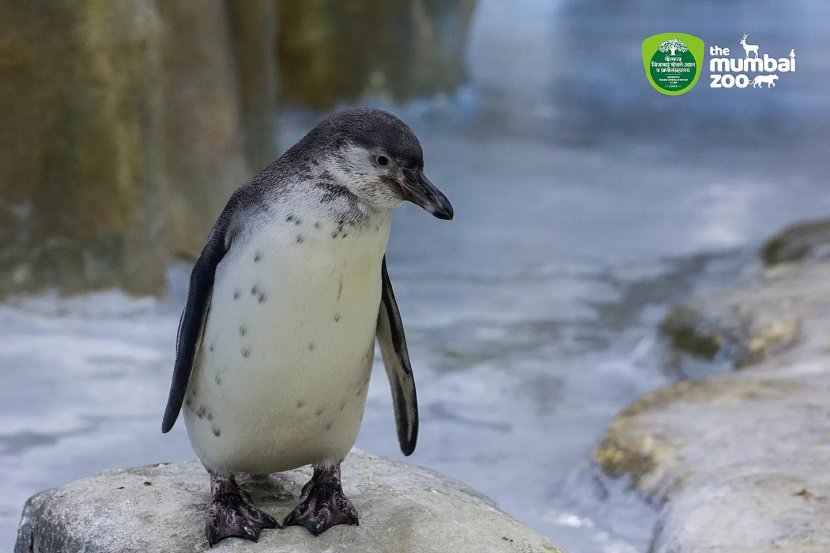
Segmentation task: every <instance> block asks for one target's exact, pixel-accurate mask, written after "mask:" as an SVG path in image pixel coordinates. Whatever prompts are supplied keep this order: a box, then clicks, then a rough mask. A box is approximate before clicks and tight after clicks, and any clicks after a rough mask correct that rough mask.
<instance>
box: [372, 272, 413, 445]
mask: <svg viewBox="0 0 830 553" xmlns="http://www.w3.org/2000/svg"><path fill="white" fill-rule="evenodd" d="M381 278H382V280H383V291H382V292H381V303H380V313H378V328H377V340H378V343H379V344H380V352H381V355H382V356H383V364H384V365H385V367H386V376H388V377H389V385H390V387H391V388H392V402H393V405H394V409H395V422H396V424H397V429H398V442H399V444H400V446H401V451H402V452H403V454H404V455H411V454H412V452H413V451H415V443H416V442H417V441H418V396H417V395H416V393H415V379H414V377H413V376H412V365H411V364H410V362H409V351H408V350H407V348H406V336H404V331H403V322H402V321H401V314H400V311H398V304H397V302H396V301H395V293H394V292H393V291H392V282H391V281H390V280H389V273H388V272H387V270H386V256H384V258H383V265H382V266H381Z"/></svg>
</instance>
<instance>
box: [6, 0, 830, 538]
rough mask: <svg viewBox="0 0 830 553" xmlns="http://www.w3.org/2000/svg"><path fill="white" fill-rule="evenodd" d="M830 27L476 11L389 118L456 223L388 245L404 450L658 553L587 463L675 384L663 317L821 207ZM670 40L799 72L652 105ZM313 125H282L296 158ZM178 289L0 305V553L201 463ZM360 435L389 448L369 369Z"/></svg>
mask: <svg viewBox="0 0 830 553" xmlns="http://www.w3.org/2000/svg"><path fill="white" fill-rule="evenodd" d="M826 21H830V5H827V4H826V3H823V2H818V1H814V2H807V1H802V2H791V3H786V4H783V3H773V2H769V1H767V2H758V1H752V2H750V1H748V0H747V1H743V2H742V1H735V2H729V3H723V2H697V3H688V4H684V3H682V2H679V3H673V4H672V6H671V8H670V9H668V8H667V7H666V5H665V4H660V3H656V2H643V1H640V2H629V3H626V4H625V6H624V7H620V3H619V2H610V1H580V2H572V3H569V2H544V1H541V0H536V1H532V0H523V1H519V2H502V1H499V0H484V1H482V2H481V3H480V5H479V10H478V12H477V14H476V19H475V22H474V27H473V31H472V35H471V43H470V49H469V66H470V82H471V85H470V87H469V88H467V89H465V90H463V91H462V92H460V93H459V94H458V95H457V96H456V97H454V98H448V99H437V100H433V101H430V102H424V103H416V104H413V105H410V106H406V107H401V108H395V110H396V111H397V112H398V113H399V114H400V115H401V116H402V117H404V118H405V119H406V120H407V121H409V122H411V124H412V126H413V127H414V128H415V130H416V132H417V133H418V134H419V136H420V137H421V140H422V143H423V144H424V148H425V151H426V157H427V165H426V166H427V173H428V174H429V176H430V177H431V178H432V180H433V181H434V182H435V183H436V184H438V185H439V186H440V187H441V188H442V189H443V190H444V191H445V192H446V193H447V195H448V196H449V197H450V198H451V199H452V200H453V203H454V206H455V208H456V219H455V220H454V221H452V222H451V223H446V222H442V221H438V220H436V219H433V218H431V217H430V216H429V215H428V214H426V213H424V212H422V211H420V210H418V209H416V208H411V207H404V208H401V209H400V210H398V211H397V212H396V214H395V219H394V228H393V233H392V239H391V243H390V246H389V252H388V258H389V263H390V273H391V275H392V279H393V282H394V284H395V287H396V293H397V296H398V301H399V304H400V307H401V311H402V313H403V316H404V320H405V322H406V325H407V326H406V328H407V336H408V338H409V344H410V352H411V355H412V359H413V363H414V368H415V371H416V378H417V383H418V391H419V397H420V401H421V416H422V420H421V434H420V441H419V444H418V449H417V451H416V453H415V454H414V455H413V456H412V457H411V458H409V460H410V461H412V462H414V463H417V464H420V465H424V466H428V467H431V468H433V469H436V470H439V471H441V472H444V473H446V474H449V475H451V476H454V477H456V478H458V479H460V480H463V481H465V482H467V483H469V484H471V485H472V486H474V487H475V488H477V489H479V490H481V491H483V492H484V493H486V494H488V495H490V496H491V497H493V498H494V499H496V500H497V501H498V502H499V503H500V504H501V505H502V506H503V507H505V508H506V509H507V510H509V511H510V512H512V513H514V514H515V515H516V516H517V517H519V518H520V519H522V520H523V521H525V522H527V523H528V524H530V525H531V526H533V527H535V528H538V529H539V530H540V531H542V532H544V533H545V534H547V535H548V536H550V537H551V539H552V540H553V541H555V542H557V543H559V544H561V545H562V546H564V547H566V548H567V549H569V550H570V551H572V552H579V553H631V552H640V553H644V552H645V551H646V550H647V547H648V540H649V536H650V533H651V527H652V524H653V521H654V513H653V512H652V510H651V508H650V507H648V506H647V505H645V504H644V503H643V502H642V501H640V499H639V498H637V497H636V496H635V495H633V494H631V493H629V492H627V491H625V483H624V482H607V481H604V480H602V479H599V478H598V477H597V475H596V474H595V470H594V469H593V467H592V466H591V465H590V463H589V457H590V453H591V450H592V449H593V447H594V446H595V445H596V443H597V441H598V439H599V438H600V437H601V435H602V433H603V430H604V428H605V426H606V424H607V423H608V421H609V420H610V419H611V418H612V417H613V416H614V414H615V413H616V412H617V411H619V410H620V409H621V408H623V407H625V406H626V405H627V404H628V403H630V402H631V401H633V400H634V399H635V398H637V397H638V396H640V395H642V394H643V393H645V392H646V391H648V390H650V389H653V388H656V387H659V386H662V385H664V384H666V383H668V382H670V381H671V379H672V378H673V377H672V375H671V374H668V373H667V372H666V371H664V370H662V369H661V367H660V363H659V358H660V356H659V344H658V342H657V337H656V333H655V326H656V323H657V322H658V321H659V319H660V317H661V315H662V314H663V313H664V312H665V310H666V309H667V307H668V306H670V305H671V304H672V303H674V302H676V301H678V300H679V299H681V298H683V297H684V296H685V295H687V294H688V293H690V292H692V291H694V290H695V289H699V288H702V287H707V286H714V285H717V284H719V283H722V282H724V281H726V280H728V279H730V278H732V277H733V276H734V275H735V274H736V272H737V271H738V269H739V267H741V266H742V263H743V262H744V261H745V260H746V259H749V258H751V254H752V251H753V248H755V247H757V245H758V243H759V242H760V240H762V239H763V238H764V237H766V236H767V235H769V234H770V233H772V232H774V231H775V230H777V229H778V228H780V227H781V226H783V225H785V224H787V223H789V222H792V221H795V220H799V219H803V218H807V217H813V216H820V215H826V214H827V213H828V212H830V197H828V194H827V190H828V188H827V187H828V185H827V175H828V169H830V162H828V156H827V144H828V138H830V136H828V135H830V131H828V129H830V125H828V122H830V117H829V116H830V98H828V94H827V92H826V91H825V90H824V88H823V85H825V84H826V83H827V82H828V80H829V79H828V77H830V63H828V62H827V61H826V60H827V59H830V58H827V57H826V56H825V55H824V54H823V51H824V41H825V38H826V33H825V32H824V27H823V26H824V24H825V22H826ZM668 30H678V31H683V32H688V33H692V34H696V35H698V36H701V37H702V38H703V39H704V40H705V41H706V42H707V44H711V43H718V44H721V45H729V46H731V47H733V48H736V49H739V48H740V46H738V44H737V42H738V40H739V39H740V35H741V34H743V33H747V32H748V33H750V42H755V43H759V44H761V48H762V51H770V52H776V53H777V52H782V54H781V55H785V54H786V53H788V52H789V50H790V49H791V48H795V49H796V51H797V53H798V60H799V61H798V63H799V68H798V71H797V72H796V73H795V74H791V75H786V76H784V77H783V78H782V79H780V80H779V83H778V86H777V87H776V88H775V89H772V90H766V89H764V90H758V89H755V90H751V89H750V90H745V91H738V90H732V91H725V90H721V91H714V90H710V89H709V88H708V87H707V82H706V80H705V79H706V76H705V74H704V77H703V78H702V79H701V81H700V83H699V84H698V85H697V88H695V89H694V90H692V91H691V92H689V93H688V94H686V95H684V96H681V97H676V98H670V97H665V96H661V95H659V94H657V93H656V92H654V91H653V90H651V88H650V87H649V85H648V84H647V83H646V81H645V78H644V76H643V74H642V73H643V67H642V62H641V60H640V52H639V48H640V46H639V45H640V41H641V40H642V38H644V37H645V36H648V35H651V34H656V33H659V32H665V31H668ZM318 118H319V116H316V115H312V114H305V113H297V112H289V113H285V114H284V115H283V117H282V119H281V120H282V124H283V135H284V136H283V140H282V144H283V145H286V144H289V143H291V142H292V141H293V140H295V139H296V138H297V137H299V136H300V135H301V134H302V132H303V131H304V129H306V128H307V127H308V126H309V125H310V124H312V122H313V121H315V120H316V119H318ZM185 279H186V268H184V267H179V266H176V267H173V268H172V269H171V295H170V299H169V300H167V301H162V302H159V301H155V300H149V299H130V298H127V297H125V296H123V295H122V294H120V293H118V292H107V293H102V294H94V295H89V296H83V297H78V298H71V299H69V300H58V299H56V298H54V297H51V296H49V295H44V296H40V297H36V298H27V299H22V300H16V301H7V302H5V303H4V304H0V336H2V338H3V339H2V340H0V370H2V374H3V377H4V385H3V386H1V387H0V421H2V424H1V425H0V474H2V477H0V549H9V548H10V547H11V543H12V542H13V540H14V535H15V527H16V525H17V521H18V518H19V514H20V509H21V507H22V505H23V502H24V501H25V499H26V498H27V497H28V496H29V495H30V494H32V493H34V492H35V491H38V490H40V489H43V488H47V487H50V486H55V485H59V484H62V483H65V482H67V481H70V480H72V479H75V478H79V477H82V476H85V475H87V474H90V473H93V472H96V471H98V470H101V469H104V468H110V467H117V466H122V465H140V464H147V463H155V462H160V461H171V460H178V459H188V458H191V457H192V453H191V451H190V448H189V445H188V442H187V437H186V434H185V432H184V427H183V425H181V424H180V425H177V426H176V428H175V429H174V430H173V432H172V433H171V434H169V435H162V434H161V433H160V431H159V426H160V420H161V413H162V411H163V407H164V403H165V400H166V395H167V389H168V385H169V377H170V370H171V367H172V361H173V345H174V341H175V332H176V325H177V322H178V314H179V312H180V309H181V305H182V302H183V296H184V285H185ZM358 445H359V446H360V447H363V448H366V449H369V450H371V451H374V452H377V453H381V454H384V455H388V456H391V457H395V458H399V457H400V454H399V453H398V451H397V443H396V438H395V432H394V425H393V417H392V411H391V399H390V396H389V392H388V389H387V384H386V381H385V375H384V374H383V370H382V368H381V366H380V365H379V364H376V371H375V375H374V378H373V380H372V385H371V388H370V394H369V401H368V406H367V413H366V417H365V420H364V424H363V428H362V431H361V434H360V437H359V439H358ZM345 478H348V474H346V475H345ZM206 485H207V483H206ZM277 514H279V513H277Z"/></svg>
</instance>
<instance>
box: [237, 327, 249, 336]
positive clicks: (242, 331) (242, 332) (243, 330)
mask: <svg viewBox="0 0 830 553" xmlns="http://www.w3.org/2000/svg"><path fill="white" fill-rule="evenodd" d="M246 334H248V327H246V326H245V325H242V326H240V327H239V335H240V336H245V335H246Z"/></svg>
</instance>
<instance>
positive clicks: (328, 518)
mask: <svg viewBox="0 0 830 553" xmlns="http://www.w3.org/2000/svg"><path fill="white" fill-rule="evenodd" d="M406 201H409V202H412V203H414V204H416V205H418V206H420V207H422V208H423V209H425V210H426V211H428V212H429V213H431V214H432V215H434V216H435V217H437V218H439V219H444V220H450V219H452V218H453V207H452V205H451V203H450V201H449V200H448V199H447V197H446V196H445V195H444V194H443V193H442V192H441V191H440V190H439V189H438V188H436V187H435V186H434V185H433V184H432V183H431V182H430V181H429V179H427V177H426V176H425V175H424V158H423V151H422V149H421V145H420V143H419V141H418V139H417V137H416V136H415V134H414V133H413V132H412V130H411V129H410V128H409V127H408V126H407V125H406V124H405V123H404V122H403V121H401V120H400V119H398V118H397V117H395V116H394V115H392V114H390V113H388V112H386V111H383V110H379V109H371V108H353V109H347V110H343V111H340V112H338V113H336V114H334V115H332V116H330V117H329V118H327V119H325V120H324V121H322V122H321V123H319V124H318V125H317V126H315V127H314V128H313V129H312V130H311V131H309V132H308V134H306V135H305V137H303V138H302V139H301V140H300V141H299V142H298V143H297V144H295V145H294V146H293V147H291V148H290V149H289V150H287V151H286V152H285V153H284V154H283V155H282V156H281V157H280V158H279V159H277V160H276V161H275V162H273V163H272V164H271V165H269V166H268V167H266V168H265V169H264V170H262V171H261V172H260V173H259V174H257V175H256V176H254V177H253V178H252V179H251V180H250V181H248V182H247V183H245V184H244V185H242V186H241V187H240V188H238V189H237V190H236V191H235V192H234V193H233V194H232V195H231V197H230V200H229V201H228V203H227V205H226V207H225V208H224V210H223V211H222V213H221V214H220V215H219V218H218V219H217V221H216V223H215V224H214V226H213V228H212V230H211V231H210V234H209V236H208V239H207V243H206V244H205V246H204V249H203V250H202V252H201V255H200V256H199V258H198V260H197V261H196V263H195V265H194V267H193V270H192V272H191V275H190V284H189V290H188V295H187V302H186V305H185V308H184V311H183V313H182V316H181V319H180V323H179V329H178V337H177V343H176V360H175V365H174V369H173V378H172V384H171V387H170V394H169V398H168V402H167V407H166V410H165V413H164V418H163V421H162V432H165V433H166V432H169V431H170V429H171V428H172V427H173V425H174V424H175V422H176V419H177V418H178V415H179V413H180V412H182V413H183V417H184V421H185V425H186V427H187V433H188V436H189V438H190V442H191V445H192V447H193V450H194V451H195V452H196V455H197V456H198V457H199V459H200V460H201V462H202V464H203V465H204V466H205V468H206V469H207V472H208V475H209V478H210V490H211V494H212V500H211V503H210V505H209V506H208V509H207V516H206V521H205V534H206V536H207V540H208V543H209V544H210V545H211V546H213V545H214V544H216V543H218V542H219V541H221V540H223V539H225V538H228V537H239V538H244V539H248V540H252V541H257V540H258V539H259V535H260V532H261V530H262V529H264V528H277V527H279V525H278V523H277V521H276V520H275V519H274V518H273V517H272V516H271V515H269V514H267V513H265V512H263V511H261V510H259V509H257V508H256V507H255V506H254V505H252V504H251V502H250V500H249V498H248V497H247V495H246V494H244V493H243V492H241V491H240V488H239V486H238V485H237V482H236V480H235V478H234V474H235V473H239V472H245V473H253V474H270V473H274V472H281V471H285V470H289V469H293V468H297V467H301V466H304V465H313V467H314V473H313V476H312V478H311V480H310V481H309V482H308V483H307V484H306V485H305V486H304V487H303V490H302V495H301V498H300V502H299V504H298V505H297V506H296V507H295V508H294V509H293V510H292V511H291V512H290V513H289V514H288V515H287V516H286V517H285V518H284V520H283V523H284V524H285V525H301V526H304V527H305V528H306V529H308V531H309V532H311V534H313V535H315V536H317V535H319V534H320V533H322V532H324V531H325V530H327V529H328V528H330V527H332V526H334V525H337V524H354V525H357V524H358V515H357V512H356V511H355V509H354V506H353V505H352V504H351V502H350V501H349V499H348V498H347V497H346V496H345V495H344V493H343V489H342V486H341V475H340V463H341V461H342V460H343V459H344V458H345V456H346V454H347V453H348V452H349V451H350V450H351V448H352V446H353V445H354V442H355V439H356V438H357V434H358V430H359V428H360V424H361V421H362V418H363V411H364V407H365V404H366V394H367V390H368V385H369V377H370V374H371V370H372V363H373V360H374V347H375V342H376V341H377V343H378V344H379V346H380V350H381V356H382V359H383V362H384V365H385V368H386V374H387V376H388V379H389V383H390V387H391V391H392V398H393V404H394V414H395V420H396V427H397V435H398V441H399V444H400V448H401V450H402V451H403V453H404V454H405V455H410V454H411V453H412V452H413V451H414V449H415V444H416V441H417V437H418V404H417V397H416V393H415V381H414V379H413V375H412V367H411V364H410V360H409V353H408V351H407V346H406V338H405V335H404V328H403V323H402V321H401V316H400V312H399V311H398V306H397V303H396V301H395V294H394V292H393V289H392V283H391V281H390V279H389V273H388V271H387V268H386V256H385V252H386V244H387V240H388V238H389V231H390V223H391V209H392V208H395V207H398V206H399V205H401V204H402V203H403V202H406Z"/></svg>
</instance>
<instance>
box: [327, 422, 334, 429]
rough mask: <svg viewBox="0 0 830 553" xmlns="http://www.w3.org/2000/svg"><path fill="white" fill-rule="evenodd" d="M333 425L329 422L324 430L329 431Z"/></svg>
mask: <svg viewBox="0 0 830 553" xmlns="http://www.w3.org/2000/svg"><path fill="white" fill-rule="evenodd" d="M333 424H334V423H332V422H329V423H328V424H327V425H326V430H331V427H332V425H333Z"/></svg>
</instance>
